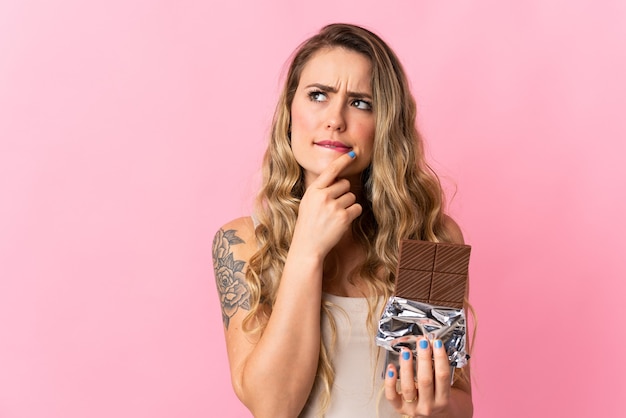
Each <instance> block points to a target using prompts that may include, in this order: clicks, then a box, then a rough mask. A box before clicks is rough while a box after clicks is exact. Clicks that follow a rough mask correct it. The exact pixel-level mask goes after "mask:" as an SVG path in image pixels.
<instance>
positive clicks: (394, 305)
mask: <svg viewBox="0 0 626 418" xmlns="http://www.w3.org/2000/svg"><path fill="white" fill-rule="evenodd" d="M422 336H424V337H426V338H428V339H429V340H431V341H432V340H434V339H440V340H441V341H442V342H443V344H444V346H445V348H446V352H447V353H448V359H449V360H450V367H451V369H452V372H453V373H452V375H454V369H455V368H457V367H463V366H465V365H466V364H467V360H468V359H469V356H468V354H467V352H466V351H465V344H466V320H465V310H464V309H463V308H459V309H456V308H449V307H442V306H433V305H430V304H427V303H422V302H416V301H413V300H408V299H404V298H401V297H397V296H392V297H391V298H389V301H388V302H387V304H386V305H385V310H384V311H383V314H382V316H381V318H380V321H379V322H378V332H377V334H376V344H378V345H379V346H381V347H384V348H385V349H387V364H389V363H393V364H394V365H395V366H396V368H397V370H399V369H400V365H399V361H398V358H399V353H400V349H401V348H402V347H407V348H409V349H410V350H411V351H412V353H413V355H414V356H416V355H417V352H416V348H417V342H418V341H419V340H420V339H421V338H422ZM383 373H384V371H383Z"/></svg>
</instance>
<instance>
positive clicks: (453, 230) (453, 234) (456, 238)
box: [443, 215, 465, 244]
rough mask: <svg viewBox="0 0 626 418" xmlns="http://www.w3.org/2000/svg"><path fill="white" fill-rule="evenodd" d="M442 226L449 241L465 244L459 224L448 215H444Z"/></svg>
mask: <svg viewBox="0 0 626 418" xmlns="http://www.w3.org/2000/svg"><path fill="white" fill-rule="evenodd" d="M443 227H444V229H445V231H446V234H447V235H448V237H449V238H450V241H451V242H453V243H455V244H465V240H464V239H463V232H462V231H461V228H460V227H459V224H457V223H456V222H455V221H454V219H452V218H451V217H449V216H448V215H444V216H443Z"/></svg>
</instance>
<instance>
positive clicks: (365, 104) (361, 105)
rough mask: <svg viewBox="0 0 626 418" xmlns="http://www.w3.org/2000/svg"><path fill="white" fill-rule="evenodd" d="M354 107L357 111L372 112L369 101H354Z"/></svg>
mask: <svg viewBox="0 0 626 418" xmlns="http://www.w3.org/2000/svg"><path fill="white" fill-rule="evenodd" d="M352 106H354V107H356V108H357V109H361V110H372V104H371V103H370V102H368V101H365V100H359V99H357V100H354V101H353V102H352Z"/></svg>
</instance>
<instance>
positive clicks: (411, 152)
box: [243, 24, 462, 414]
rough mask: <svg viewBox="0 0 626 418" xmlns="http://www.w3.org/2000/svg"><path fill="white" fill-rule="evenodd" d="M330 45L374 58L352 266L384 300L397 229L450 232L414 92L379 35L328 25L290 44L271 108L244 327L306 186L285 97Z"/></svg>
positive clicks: (375, 308)
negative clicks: (369, 137) (371, 123)
mask: <svg viewBox="0 0 626 418" xmlns="http://www.w3.org/2000/svg"><path fill="white" fill-rule="evenodd" d="M328 48H345V49H347V50H350V51H355V52H358V53H360V54H363V55H364V56H366V57H367V58H368V59H369V60H370V61H371V64H372V70H371V87H372V96H373V97H372V99H373V108H374V113H375V120H376V131H375V139H374V147H373V155H372V161H371V163H370V165H369V167H368V168H367V169H366V170H365V171H364V172H363V174H362V175H361V182H362V188H363V190H364V193H363V194H364V196H362V197H361V199H360V201H359V203H361V205H362V206H363V213H362V214H361V216H359V217H358V218H357V219H356V220H355V221H354V222H353V225H352V232H353V236H354V237H355V238H356V240H357V242H358V244H359V245H360V246H362V247H363V249H364V251H365V254H366V257H365V261H364V262H363V263H362V264H361V266H360V267H359V268H358V271H355V272H354V274H353V275H355V276H359V277H361V278H364V279H365V280H364V284H365V285H366V289H367V295H369V296H371V295H377V296H383V298H382V300H386V299H387V298H388V297H389V296H390V295H391V293H392V291H393V286H394V280H395V275H394V272H395V268H396V265H397V261H398V246H399V242H400V240H401V239H404V238H409V239H420V240H426V241H434V242H446V241H449V236H448V235H447V232H446V229H445V226H444V213H443V205H444V198H443V192H442V189H441V185H440V182H439V179H438V177H437V176H436V174H435V173H434V172H433V170H432V169H431V168H430V167H429V166H428V164H427V163H426V161H425V158H424V150H423V142H422V138H421V137H420V135H419V133H418V131H417V128H416V126H415V119H416V106H415V100H414V99H413V97H412V95H411V93H410V88H409V84H408V81H407V78H406V75H405V72H404V69H403V68H402V65H401V64H400V61H399V60H398V58H397V56H396V55H395V53H394V52H393V51H392V50H391V48H390V47H389V46H388V45H387V44H386V43H385V42H384V41H383V40H382V39H381V38H380V37H378V36H377V35H376V34H374V33H372V32H370V31H368V30H366V29H364V28H362V27H359V26H355V25H349V24H331V25H328V26H325V27H324V28H322V30H321V31H320V32H319V33H318V34H316V35H314V36H313V37H311V38H309V39H308V40H307V41H305V42H304V43H302V44H301V45H300V46H299V47H298V48H297V49H296V51H295V53H294V55H293V58H292V60H291V64H290V66H289V69H288V72H287V76H286V80H285V84H284V88H283V90H282V93H281V95H280V97H279V100H278V104H277V107H276V110H275V113H274V119H273V122H272V129H271V134H270V138H269V145H268V148H267V150H266V152H265V156H264V159H263V165H262V186H261V190H260V192H259V194H258V197H257V202H256V209H255V210H256V216H257V219H258V222H259V224H258V226H257V228H256V231H255V233H256V239H257V243H258V251H257V252H256V253H255V254H254V255H253V256H252V257H251V259H250V262H249V266H248V269H247V271H246V281H247V284H248V287H249V290H250V311H249V313H248V315H247V317H246V318H245V320H244V323H243V325H244V329H245V330H246V331H247V332H250V333H261V332H262V331H263V329H264V328H265V325H266V324H267V320H268V318H269V315H270V314H271V312H272V306H273V304H274V301H275V297H276V293H277V290H278V286H279V283H280V277H281V274H282V271H283V267H284V265H285V261H286V259H287V253H288V251H289V246H290V243H291V239H292V236H293V232H294V228H295V224H296V219H297V217H298V207H299V204H300V199H301V198H302V195H303V194H304V191H305V190H304V189H305V187H304V177H303V172H302V168H301V167H300V165H299V164H298V162H297V161H296V159H295V158H294V155H293V152H292V150H291V144H290V138H289V127H290V121H291V115H290V109H291V104H292V101H293V98H294V95H295V92H296V89H297V87H298V83H299V81H300V75H301V74H302V70H303V68H304V67H305V65H306V64H307V63H308V61H309V60H310V59H311V57H312V56H313V55H314V54H315V53H316V52H317V51H319V50H321V49H328ZM380 300H381V298H377V299H373V298H368V304H369V306H370V309H369V315H368V319H369V320H368V327H369V328H370V329H371V331H372V335H374V334H375V327H376V320H377V318H378V316H379V314H380V312H379V311H380V309H382V304H380V303H377V302H373V301H380ZM328 307H329V306H328V304H327V303H324V304H323V305H322V307H321V309H323V310H325V311H326V313H327V314H328V317H329V318H331V328H333V335H335V330H334V321H333V320H332V316H331V315H330V312H329V310H328ZM333 340H334V338H333ZM327 344H328V346H326V345H325V343H324V342H322V343H321V347H320V358H319V363H318V373H317V378H316V382H315V385H316V386H321V389H322V396H321V405H320V410H321V411H322V414H323V413H324V411H326V410H327V408H328V405H329V402H330V390H331V387H332V385H333V381H334V372H333V365H332V363H331V359H330V356H329V353H330V351H331V350H332V345H333V343H332V342H327ZM461 375H462V374H460V373H457V376H461ZM313 392H314V391H313ZM313 392H312V393H313Z"/></svg>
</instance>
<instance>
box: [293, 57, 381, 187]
mask: <svg viewBox="0 0 626 418" xmlns="http://www.w3.org/2000/svg"><path fill="white" fill-rule="evenodd" d="M371 67H372V65H371V63H370V61H369V59H368V58H367V57H366V56H364V55H362V54H360V53H358V52H354V51H350V50H347V49H344V48H339V47H335V48H330V49H322V50H320V51H317V52H316V53H315V54H313V56H312V57H311V58H310V59H309V62H307V63H306V64H305V66H304V68H303V69H302V74H301V75H300V81H299V84H298V87H297V89H296V92H295V95H294V98H293V102H292V104H291V149H292V151H293V154H294V156H295V158H296V160H297V161H298V164H300V166H301V167H302V168H303V170H304V181H305V185H306V186H307V187H308V185H309V184H311V182H312V181H314V180H315V179H316V178H317V176H319V174H320V173H321V172H322V171H323V170H324V169H325V168H326V167H327V166H328V164H329V163H330V162H331V161H333V160H334V159H336V158H337V157H339V156H340V155H342V154H344V153H346V152H350V151H354V153H355V154H356V159H355V161H353V162H352V163H351V164H350V165H349V166H348V167H347V168H346V169H345V170H344V171H343V172H342V173H341V174H340V177H343V178H348V179H349V180H350V181H351V183H352V184H353V185H356V183H355V181H358V179H359V177H360V173H361V172H362V171H363V170H364V169H365V168H366V167H367V166H368V165H369V163H370V162H371V160H372V148H373V146H374V132H375V128H376V126H375V125H376V124H375V119H374V111H373V109H372V87H371V81H370V80H371Z"/></svg>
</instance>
